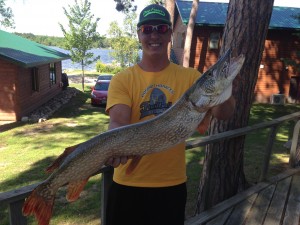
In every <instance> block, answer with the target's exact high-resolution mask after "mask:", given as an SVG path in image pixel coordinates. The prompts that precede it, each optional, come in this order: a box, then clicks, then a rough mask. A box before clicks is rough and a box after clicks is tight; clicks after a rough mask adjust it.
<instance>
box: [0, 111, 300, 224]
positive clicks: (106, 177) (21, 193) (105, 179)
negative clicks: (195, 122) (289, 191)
mask: <svg viewBox="0 0 300 225" xmlns="http://www.w3.org/2000/svg"><path fill="white" fill-rule="evenodd" d="M299 119H300V112H296V113H292V114H289V115H286V116H283V117H280V118H278V119H274V120H272V121H268V122H263V123H259V124H255V125H252V126H248V127H244V128H240V129H236V130H230V131H227V132H223V133H220V134H216V135H212V136H207V137H202V138H199V139H197V140H194V141H188V142H187V145H186V149H187V150H188V149H192V148H195V147H199V146H205V145H207V144H211V143H215V142H219V141H222V140H224V139H230V138H234V137H239V136H243V135H247V134H249V133H251V132H254V131H257V130H260V129H265V128H271V129H270V133H269V138H268V140H267V145H266V154H265V159H264V162H263V166H262V171H261V175H260V180H264V179H266V175H267V172H268V168H269V162H270V157H271V154H272V148H273V143H274V140H275V137H276V133H277V130H278V127H279V126H280V125H281V124H282V123H284V122H287V121H290V120H295V121H296V120H299ZM299 130H300V120H299V121H298V122H297V123H296V125H295V127H294V134H293V139H292V147H291V152H290V165H291V167H295V166H296V165H298V164H299V154H300V153H299V150H298V152H297V151H296V150H297V143H298V139H299ZM99 173H103V174H102V185H101V204H102V207H101V221H102V223H101V224H102V225H106V222H105V221H106V218H105V209H106V202H107V191H108V189H109V186H110V184H111V181H112V175H113V170H112V168H109V167H106V168H103V169H101V170H100V171H99ZM37 185H38V184H33V185H29V186H26V187H22V188H19V189H16V190H12V191H8V192H4V193H0V206H2V205H7V207H8V211H9V220H10V225H27V219H26V217H24V216H23V215H22V205H23V203H24V200H25V198H26V197H27V196H28V195H29V194H30V193H31V191H32V190H33V189H34V188H35V187H36V186H37ZM99 214H100V213H99Z"/></svg>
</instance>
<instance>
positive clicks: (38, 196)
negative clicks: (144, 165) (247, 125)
mask: <svg viewBox="0 0 300 225" xmlns="http://www.w3.org/2000/svg"><path fill="white" fill-rule="evenodd" d="M244 59H245V57H244V56H243V55H240V56H238V57H235V58H234V57H231V51H230V50H228V51H227V52H226V53H225V54H224V55H223V56H222V57H221V58H220V59H219V60H218V62H217V63H216V64H215V65H213V66H212V67H211V68H210V69H209V70H207V71H206V72H205V73H204V74H203V75H202V76H200V78H199V79H198V80H197V81H196V82H195V83H194V84H193V85H192V86H191V87H190V88H189V89H188V90H187V91H186V92H185V93H184V94H183V96H182V97H181V98H180V99H179V100H178V101H177V102H176V103H175V104H174V105H173V106H171V107H170V108H169V109H167V110H166V111H165V112H163V113H162V114H160V115H158V116H156V117H154V118H152V119H150V120H147V121H144V122H140V123H135V124H131V125H127V126H123V127H119V128H116V129H112V130H109V131H106V132H104V133H101V134H99V135H97V136H95V137H93V138H91V139H89V140H87V141H85V142H83V143H81V144H79V145H78V146H77V147H75V148H73V149H71V148H67V149H66V151H65V152H64V153H63V154H62V155H61V156H60V157H59V158H58V159H57V160H56V161H55V162H54V163H53V164H52V165H51V166H50V168H49V170H51V171H52V170H53V173H52V174H51V175H50V176H49V177H48V178H47V179H46V180H45V181H43V182H42V183H41V184H40V185H38V186H37V187H36V188H35V189H34V190H33V191H32V193H31V194H30V196H29V197H28V198H27V199H26V200H25V203H24V205H23V214H24V215H25V216H27V215H32V214H34V215H35V217H36V219H37V220H38V224H39V225H48V224H49V222H50V219H51V215H52V209H53V205H54V199H55V195H56V192H57V191H58V189H59V188H60V187H62V186H65V185H68V188H67V195H66V198H67V200H68V201H75V200H76V199H77V198H78V197H79V195H80V192H81V191H82V190H83V188H84V186H85V184H86V183H87V181H88V179H89V178H90V177H91V176H93V175H94V174H95V173H96V172H97V171H99V170H100V169H101V168H102V167H103V166H104V165H105V163H106V162H107V160H108V159H109V158H111V157H120V156H143V155H147V154H152V153H156V152H160V151H163V150H166V149H168V148H170V147H172V146H174V145H176V144H179V143H181V142H183V141H185V140H186V139H187V138H188V137H190V136H191V135H192V134H193V133H194V132H195V130H196V128H197V127H198V125H199V124H200V123H201V121H202V120H203V118H204V116H205V114H206V112H207V111H208V110H209V109H211V108H212V107H214V106H216V105H218V104H221V103H223V102H224V101H226V100H227V99H228V98H229V97H230V96H231V92H232V81H233V80H234V78H235V77H236V75H237V74H238V73H239V71H240V69H241V67H242V65H243V63H244ZM158 128H159V129H158ZM153 140H155V148H154V147H153Z"/></svg>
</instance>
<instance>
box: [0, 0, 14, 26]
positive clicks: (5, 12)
mask: <svg viewBox="0 0 300 225" xmlns="http://www.w3.org/2000/svg"><path fill="white" fill-rule="evenodd" d="M0 25H3V26H4V27H10V28H15V22H14V14H13V12H12V9H11V8H10V7H6V5H5V0H0Z"/></svg>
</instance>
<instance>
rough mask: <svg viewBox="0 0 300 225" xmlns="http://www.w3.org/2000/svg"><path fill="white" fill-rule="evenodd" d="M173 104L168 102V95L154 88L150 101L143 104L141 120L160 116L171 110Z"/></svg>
mask: <svg viewBox="0 0 300 225" xmlns="http://www.w3.org/2000/svg"><path fill="white" fill-rule="evenodd" d="M171 105H172V102H167V98H166V95H165V93H164V92H163V91H161V90H160V89H159V88H153V89H152V90H151V94H150V100H149V101H145V102H142V103H141V106H140V108H141V110H140V112H141V116H140V119H142V118H144V117H146V116H150V115H155V116H156V115H159V114H161V113H163V112H164V111H165V110H167V109H168V108H170V107H171Z"/></svg>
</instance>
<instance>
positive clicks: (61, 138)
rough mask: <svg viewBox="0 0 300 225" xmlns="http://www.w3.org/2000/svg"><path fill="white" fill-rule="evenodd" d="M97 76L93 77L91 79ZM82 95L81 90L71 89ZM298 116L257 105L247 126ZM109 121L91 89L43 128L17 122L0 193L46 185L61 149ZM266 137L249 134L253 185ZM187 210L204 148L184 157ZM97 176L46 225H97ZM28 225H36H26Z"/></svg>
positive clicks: (9, 132)
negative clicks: (94, 103)
mask: <svg viewBox="0 0 300 225" xmlns="http://www.w3.org/2000/svg"><path fill="white" fill-rule="evenodd" d="M96 76H97V74H96V75H95V77H96ZM71 86H73V87H76V88H78V89H80V90H81V84H71ZM299 110H300V106H299V105H285V106H284V107H283V106H274V105H265V104H258V105H254V106H253V107H252V110H251V119H250V124H255V123H260V122H263V121H268V120H271V119H275V118H278V117H280V116H283V115H287V114H290V113H293V112H296V111H299ZM108 122H109V118H108V116H107V115H106V114H105V112H104V108H103V107H93V106H91V105H90V87H89V85H86V88H85V92H80V94H78V95H77V96H76V97H74V98H73V99H72V100H71V101H70V102H69V103H67V104H66V105H64V106H63V108H61V109H60V110H59V111H58V112H56V113H55V114H54V116H52V118H51V119H49V120H47V121H45V122H43V123H34V124H28V123H22V122H17V123H13V124H10V125H9V126H7V127H8V128H7V129H6V130H5V131H3V132H1V133H0V140H1V142H0V174H1V176H0V192H5V191H9V190H13V189H16V188H18V187H22V186H26V185H29V184H32V183H36V182H39V181H42V180H43V179H45V178H46V177H47V176H48V175H47V174H45V173H44V172H43V171H44V169H45V168H46V167H47V166H48V165H49V164H50V163H51V162H52V161H53V160H54V159H55V158H56V157H57V156H58V155H60V154H61V153H62V151H63V150H64V148H65V147H68V146H72V145H75V144H78V143H81V142H83V141H86V140H88V139H90V138H91V137H93V136H94V135H96V134H99V133H101V132H104V131H106V130H107V126H108ZM292 126H293V123H291V122H290V123H286V124H284V125H283V126H282V127H280V129H279V132H278V135H277V140H276V143H275V145H274V154H273V155H272V161H271V168H270V170H271V171H273V172H274V173H278V172H280V171H281V170H282V169H283V168H285V167H286V164H287V160H288V153H287V150H286V149H285V148H283V144H284V143H285V142H286V141H287V140H288V137H289V133H290V131H291V127H292ZM267 135H268V133H267V132H266V131H264V130H262V131H260V132H256V133H255V134H250V135H248V136H247V139H246V146H245V173H246V176H247V178H248V179H249V180H250V182H255V181H256V180H257V173H258V171H259V169H260V165H261V160H262V158H263V157H262V155H263V151H264V148H265V146H266V141H267V137H268V136H267ZM186 158H187V170H188V192H189V194H188V204H187V214H188V215H191V214H192V213H193V209H192V208H193V207H194V202H195V196H196V194H197V193H196V192H197V186H198V183H199V177H200V173H201V168H202V161H203V158H204V153H203V148H196V149H192V150H189V151H187V153H186ZM100 182H101V176H100V175H97V176H94V177H92V178H91V179H90V180H89V182H88V185H87V187H86V188H85V190H84V191H83V193H82V195H81V198H80V199H79V200H78V201H76V202H74V203H68V202H66V200H65V198H64V195H65V190H63V189H62V190H61V191H59V193H58V196H57V199H56V203H55V208H54V214H53V216H52V220H51V223H52V224H56V225H69V224H73V225H77V224H78V225H79V224H89V225H96V224H97V225H98V224H100V220H99V218H100V210H101V206H100V200H101V197H100ZM7 216H8V211H7V209H6V207H5V206H0V224H1V225H7V224H9V222H8V218H7ZM29 224H36V222H35V220H34V219H32V218H31V219H30V221H29Z"/></svg>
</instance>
